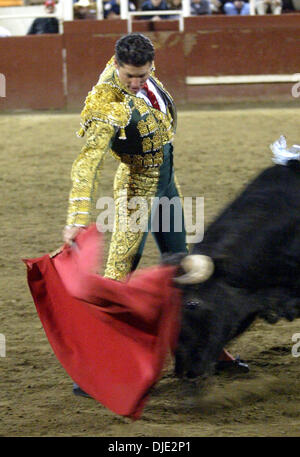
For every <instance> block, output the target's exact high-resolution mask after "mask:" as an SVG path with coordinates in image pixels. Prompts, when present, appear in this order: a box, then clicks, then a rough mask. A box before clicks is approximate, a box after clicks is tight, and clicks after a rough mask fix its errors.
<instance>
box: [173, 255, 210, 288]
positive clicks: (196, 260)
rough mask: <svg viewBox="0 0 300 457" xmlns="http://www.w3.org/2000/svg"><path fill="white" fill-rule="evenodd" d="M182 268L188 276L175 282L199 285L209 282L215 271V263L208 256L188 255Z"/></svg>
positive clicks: (185, 275)
mask: <svg viewBox="0 0 300 457" xmlns="http://www.w3.org/2000/svg"><path fill="white" fill-rule="evenodd" d="M181 266H182V268H183V269H184V271H185V272H186V274H184V275H183V276H179V277H178V278H174V281H176V282H177V283H179V284H197V283H199V282H204V281H207V279H208V278H209V277H210V276H211V275H212V274H213V271H214V263H213V261H212V259H211V258H210V257H208V256H207V255H188V256H186V257H185V258H184V259H183V260H182V261H181Z"/></svg>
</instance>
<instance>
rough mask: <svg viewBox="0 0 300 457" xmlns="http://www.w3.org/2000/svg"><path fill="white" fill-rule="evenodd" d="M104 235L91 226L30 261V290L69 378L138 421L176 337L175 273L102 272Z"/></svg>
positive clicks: (177, 302)
mask: <svg viewBox="0 0 300 457" xmlns="http://www.w3.org/2000/svg"><path fill="white" fill-rule="evenodd" d="M100 237H101V235H100V234H99V232H98V231H97V229H96V226H95V225H93V226H91V227H90V228H89V229H87V230H83V231H82V232H81V233H80V234H79V235H78V237H77V238H76V244H75V245H74V246H72V247H69V246H64V248H63V250H62V252H61V253H59V254H58V255H56V256H55V257H53V258H51V257H50V256H49V255H45V256H43V257H40V258H36V259H25V260H24V262H25V263H26V265H27V277H28V284H29V287H30V290H31V293H32V296H33V299H34V302H35V305H36V308H37V312H38V314H39V317H40V319H41V322H42V324H43V327H44V330H45V332H46V335H47V337H48V340H49V342H50V344H51V346H52V348H53V351H54V353H55V354H56V356H57V358H58V360H59V361H60V363H61V364H62V366H63V367H64V368H65V370H66V371H67V373H68V374H69V375H70V377H71V378H72V379H73V380H74V381H75V382H76V383H77V384H79V386H80V387H81V388H82V389H83V390H84V391H85V392H87V393H89V394H90V395H91V396H92V397H93V398H94V399H95V400H97V401H99V402H100V403H102V404H103V405H104V406H106V407H107V408H109V409H111V410H112V411H113V412H115V413H117V414H120V415H123V416H128V417H130V418H132V419H138V418H139V417H140V415H141V413H142V410H143V407H144V405H145V402H146V399H147V396H148V392H149V389H150V388H151V387H152V386H153V385H154V384H155V382H156V381H157V380H158V379H159V376H160V373H161V370H162V368H163V364H164V360H165V356H166V354H167V353H168V351H169V349H170V348H171V350H174V348H175V346H176V341H177V336H178V331H179V314H180V303H181V297H180V291H179V290H178V289H176V288H175V287H173V286H172V277H173V275H174V268H173V267H165V266H164V267H163V266H158V267H154V268H150V269H146V270H142V271H140V272H139V273H135V274H134V275H132V276H131V277H130V278H129V280H128V281H127V282H119V281H114V280H112V279H108V278H103V277H102V276H100V275H98V274H97V273H96V272H97V270H98V271H99V261H98V260H99V258H100V255H101V252H100V247H101V243H100Z"/></svg>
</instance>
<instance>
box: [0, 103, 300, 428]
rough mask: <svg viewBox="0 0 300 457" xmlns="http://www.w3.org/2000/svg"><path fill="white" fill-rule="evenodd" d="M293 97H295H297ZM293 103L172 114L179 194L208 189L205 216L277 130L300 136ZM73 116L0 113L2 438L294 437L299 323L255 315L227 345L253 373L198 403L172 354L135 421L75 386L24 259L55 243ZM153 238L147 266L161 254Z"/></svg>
mask: <svg viewBox="0 0 300 457" xmlns="http://www.w3.org/2000/svg"><path fill="white" fill-rule="evenodd" d="M294 106H295V105H294ZM299 116H300V106H299V108H298V109H297V108H296V107H294V108H290V109H287V108H281V109H279V108H273V109H272V108H262V109H257V108H252V109H229V108H228V109H226V110H219V111H218V110H214V109H207V110H194V111H181V112H180V113H179V126H178V135H177V138H176V143H175V165H176V169H177V176H178V179H179V181H180V183H181V188H182V191H183V193H184V195H186V196H204V198H205V223H206V224H207V223H209V221H211V220H212V218H213V217H214V216H215V215H216V214H217V212H218V211H219V210H220V209H221V208H222V207H223V206H224V205H225V204H226V203H227V202H228V201H229V200H230V199H232V198H233V197H234V196H235V194H236V193H237V192H238V191H239V190H240V189H241V188H242V186H243V185H244V184H245V183H246V182H247V181H248V180H249V179H250V178H252V177H253V176H254V175H256V173H258V172H259V171H260V170H261V169H262V168H264V167H265V166H268V165H270V164H271V153H270V150H269V144H270V143H271V142H273V141H275V140H276V139H277V138H278V137H279V136H280V134H285V135H286V136H287V139H288V142H289V144H293V143H298V144H299V143H300V136H299ZM78 125H79V116H78V115H71V114H49V113H48V114H44V113H41V114H32V115H31V114H17V115H2V116H0V132H1V140H0V141H1V150H0V154H1V162H0V163H1V165H0V166H1V175H0V180H1V184H2V199H1V209H0V212H1V220H2V222H1V225H2V236H1V253H0V256H1V258H0V268H1V270H0V271H1V276H0V287H1V296H0V303H1V308H0V333H1V334H3V335H5V338H6V357H1V358H0V383H1V387H0V435H1V436H11V437H13V436H14V437H16V436H99V437H101V436H107V437H113V436H154V437H167V436H173V437H191V436H201V437H203V436H298V437H299V436H300V417H299V414H300V390H299V387H300V385H299V383H300V381H299V373H300V358H295V357H292V354H291V349H292V345H293V343H292V335H293V334H294V333H299V332H300V321H299V320H298V321H294V322H293V323H288V322H286V321H280V322H279V323H277V324H276V325H273V326H271V325H268V324H266V323H265V322H263V321H257V322H256V323H255V324H254V325H253V326H252V327H251V329H250V330H249V331H248V332H247V333H245V334H244V335H243V336H242V337H241V338H240V339H239V340H237V341H235V342H234V343H232V344H231V346H230V348H229V349H230V350H231V352H232V353H234V354H240V355H241V356H242V358H244V359H245V360H247V361H248V362H249V364H250V366H251V372H250V373H249V374H248V375H243V376H240V377H230V376H228V375H219V376H214V377H213V378H212V382H211V384H210V387H209V388H208V389H207V391H206V392H205V394H202V395H201V396H199V399H197V401H195V404H194V405H190V404H187V403H186V401H185V399H184V398H181V397H180V395H179V385H178V381H177V380H176V379H174V378H173V377H172V375H171V363H170V365H169V366H167V367H166V369H165V371H164V373H163V377H162V379H161V381H160V382H159V383H158V384H157V386H156V388H155V389H154V392H153V394H152V396H151V398H150V401H149V402H148V404H147V406H146V408H145V411H144V414H143V417H142V419H141V420H139V421H137V422H134V423H131V422H130V420H128V419H124V418H122V417H118V416H116V415H114V414H113V413H112V412H110V411H108V410H106V409H105V408H104V407H103V406H101V405H100V404H99V403H97V402H95V401H94V400H91V399H85V398H77V397H74V395H72V382H71V380H70V378H69V377H68V375H67V374H66V372H65V371H64V369H63V368H62V367H61V366H60V364H59V362H58V361H57V359H56V357H55V356H54V354H53V352H52V350H51V348H50V345H49V343H48V341H47V339H46V337H45V334H44V331H43V329H42V326H41V323H40V321H39V318H38V315H37V313H36V311H35V307H34V304H33V302H32V299H31V295H30V293H29V290H28V287H27V282H26V274H25V266H24V265H23V263H22V262H21V258H24V257H37V256H39V255H42V254H44V253H47V252H50V251H53V250H54V249H56V248H57V247H59V246H60V245H61V232H62V228H63V226H64V222H65V213H66V207H67V199H68V192H69V187H70V168H71V164H72V161H73V160H74V159H75V157H76V155H77V154H78V152H79V150H80V146H81V144H82V140H79V139H78V138H77V137H76V136H75V133H74V132H75V131H76V129H77V128H78ZM116 166H117V162H116V161H115V160H114V159H113V158H111V157H109V158H108V159H107V161H106V163H105V167H104V170H103V173H102V182H101V191H100V192H101V195H111V193H112V179H113V175H114V171H115V169H116ZM157 261H158V252H157V250H156V247H155V244H154V242H153V240H152V239H151V237H149V239H148V242H147V245H146V250H145V255H144V257H143V261H142V264H141V267H142V266H149V265H152V264H155V263H157Z"/></svg>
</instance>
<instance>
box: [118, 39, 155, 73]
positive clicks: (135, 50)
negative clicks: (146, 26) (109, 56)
mask: <svg viewBox="0 0 300 457" xmlns="http://www.w3.org/2000/svg"><path fill="white" fill-rule="evenodd" d="M154 54H155V51H154V46H153V44H152V42H151V40H150V39H149V38H147V37H146V36H144V35H142V34H141V33H130V34H129V35H125V36H123V37H122V38H120V39H119V40H118V41H117V43H116V46H115V56H116V59H117V62H118V64H119V65H122V64H125V65H134V66H136V67H142V66H143V65H146V63H148V62H152V61H153V60H154Z"/></svg>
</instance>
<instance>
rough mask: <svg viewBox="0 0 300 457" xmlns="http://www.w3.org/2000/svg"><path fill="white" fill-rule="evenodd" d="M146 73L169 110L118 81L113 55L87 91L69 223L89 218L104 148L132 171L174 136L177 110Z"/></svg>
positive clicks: (153, 162)
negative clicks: (154, 105)
mask: <svg viewBox="0 0 300 457" xmlns="http://www.w3.org/2000/svg"><path fill="white" fill-rule="evenodd" d="M150 78H151V81H152V82H153V84H155V86H156V87H157V89H158V91H159V93H160V94H161V96H162V97H163V100H164V102H165V104H166V106H167V114H164V113H163V112H161V111H159V110H156V109H154V108H152V107H150V106H149V105H147V103H146V102H145V101H144V100H143V99H141V98H139V97H136V96H135V95H133V94H132V93H130V92H129V91H128V89H127V88H126V87H125V86H124V85H122V83H121V82H120V80H119V78H118V75H117V72H116V67H115V65H114V57H112V58H111V59H110V61H109V62H108V64H107V65H106V67H105V69H104V71H103V73H102V74H101V75H100V78H99V81H98V83H97V84H96V86H95V87H94V88H93V89H92V91H91V92H89V94H88V96H87V98H86V101H85V106H84V109H83V111H82V113H81V120H82V121H81V129H80V130H79V132H78V135H79V136H84V135H85V133H86V134H87V142H86V144H85V146H84V147H83V148H82V151H81V153H80V155H79V156H78V158H77V159H76V160H75V162H74V164H73V167H72V172H71V179H72V189H71V192H70V200H69V208H68V217H67V225H68V226H86V225H88V223H89V222H90V212H91V209H92V204H93V201H94V199H95V194H96V191H97V186H98V184H99V171H100V169H101V166H102V164H103V160H104V157H105V155H106V154H107V152H108V151H110V152H111V153H112V154H113V156H114V157H116V158H117V159H118V160H120V161H121V162H123V163H124V164H127V165H128V167H129V169H130V170H131V169H132V170H133V171H134V172H135V173H137V172H138V171H139V170H143V169H144V170H145V169H146V170H148V169H149V168H152V169H153V167H159V166H160V165H161V164H162V162H163V147H164V145H166V144H167V143H171V142H172V141H173V137H174V133H175V129H176V110H175V106H174V103H173V100H172V98H171V96H170V95H169V94H168V92H167V91H166V90H165V89H164V87H163V85H162V84H161V83H160V81H159V80H158V79H157V78H156V77H155V76H154V73H152V74H151V77H150ZM149 171H150V170H149Z"/></svg>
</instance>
